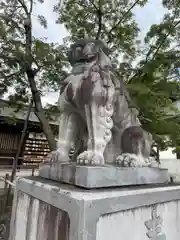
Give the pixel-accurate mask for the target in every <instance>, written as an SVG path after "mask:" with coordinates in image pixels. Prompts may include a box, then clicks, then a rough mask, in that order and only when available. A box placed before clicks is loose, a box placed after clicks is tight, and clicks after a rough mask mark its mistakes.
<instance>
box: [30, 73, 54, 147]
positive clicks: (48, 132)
mask: <svg viewBox="0 0 180 240" xmlns="http://www.w3.org/2000/svg"><path fill="white" fill-rule="evenodd" d="M27 76H28V81H29V84H30V87H31V92H32V97H33V101H34V105H35V106H34V113H35V114H36V116H37V118H38V119H39V121H40V123H41V126H42V129H43V133H44V134H45V136H46V138H47V141H48V144H49V148H50V150H51V151H53V150H55V149H56V141H55V138H54V135H53V132H52V129H51V126H50V124H49V122H48V120H47V118H46V115H45V112H44V109H43V107H42V102H41V97H40V93H39V91H38V90H37V87H36V83H35V79H34V78H35V75H34V73H33V70H29V71H27Z"/></svg>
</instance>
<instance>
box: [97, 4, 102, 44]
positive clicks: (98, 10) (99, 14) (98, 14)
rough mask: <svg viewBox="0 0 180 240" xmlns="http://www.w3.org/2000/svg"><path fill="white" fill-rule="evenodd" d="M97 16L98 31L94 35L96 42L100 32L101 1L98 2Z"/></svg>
mask: <svg viewBox="0 0 180 240" xmlns="http://www.w3.org/2000/svg"><path fill="white" fill-rule="evenodd" d="M97 16H98V31H97V35H96V39H97V40H98V39H99V37H100V34H101V30H102V9H101V0H99V9H97Z"/></svg>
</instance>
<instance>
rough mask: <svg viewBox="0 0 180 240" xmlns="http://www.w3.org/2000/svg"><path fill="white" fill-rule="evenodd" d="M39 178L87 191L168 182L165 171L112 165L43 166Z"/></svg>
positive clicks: (167, 175) (166, 171)
mask: <svg viewBox="0 0 180 240" xmlns="http://www.w3.org/2000/svg"><path fill="white" fill-rule="evenodd" d="M39 176H41V177H43V178H46V179H51V180H55V181H59V182H64V183H68V184H72V185H75V186H79V187H83V188H87V189H92V188H102V187H117V186H131V185H144V184H161V183H168V182H169V174H168V170H167V169H159V168H153V167H141V168H125V167H116V166H112V165H105V166H79V165H76V164H73V163H72V164H59V165H55V164H53V165H43V166H42V167H41V168H40V171H39Z"/></svg>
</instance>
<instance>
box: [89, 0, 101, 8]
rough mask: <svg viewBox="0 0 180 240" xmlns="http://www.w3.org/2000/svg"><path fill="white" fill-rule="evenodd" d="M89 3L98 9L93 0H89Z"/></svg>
mask: <svg viewBox="0 0 180 240" xmlns="http://www.w3.org/2000/svg"><path fill="white" fill-rule="evenodd" d="M89 1H90V3H91V4H92V5H93V7H94V8H95V9H96V11H99V9H98V7H97V6H96V4H95V3H94V0H89Z"/></svg>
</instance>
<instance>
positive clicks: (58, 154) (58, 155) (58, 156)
mask: <svg viewBox="0 0 180 240" xmlns="http://www.w3.org/2000/svg"><path fill="white" fill-rule="evenodd" d="M46 161H49V162H50V163H52V164H53V163H65V162H69V161H70V159H69V156H68V154H65V153H64V152H63V151H60V150H55V151H52V152H51V153H50V154H49V155H48V156H47V158H46Z"/></svg>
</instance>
